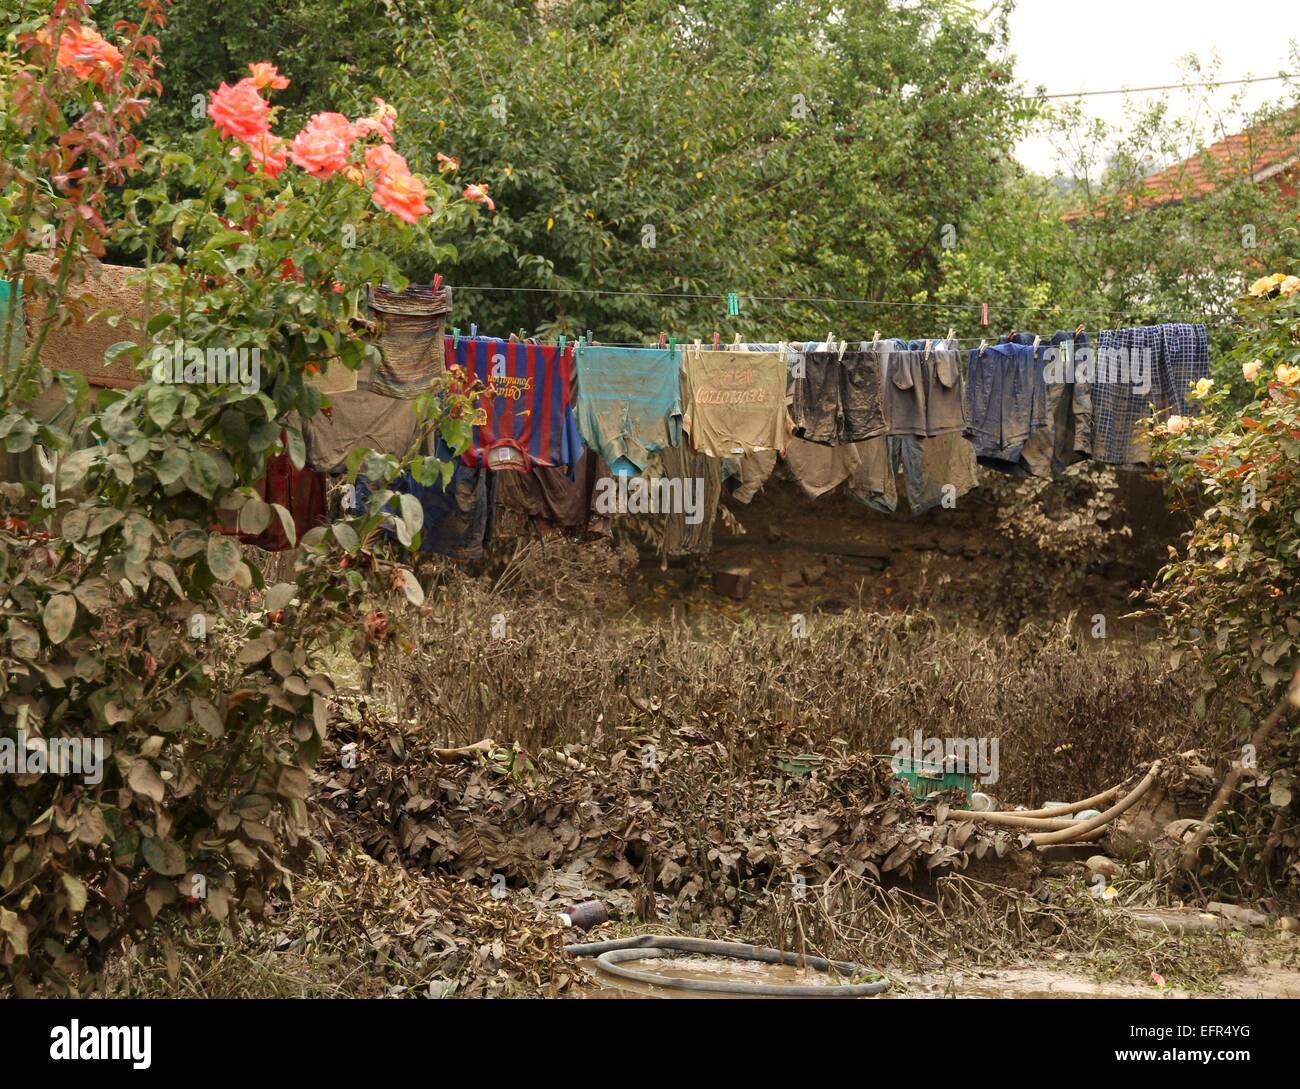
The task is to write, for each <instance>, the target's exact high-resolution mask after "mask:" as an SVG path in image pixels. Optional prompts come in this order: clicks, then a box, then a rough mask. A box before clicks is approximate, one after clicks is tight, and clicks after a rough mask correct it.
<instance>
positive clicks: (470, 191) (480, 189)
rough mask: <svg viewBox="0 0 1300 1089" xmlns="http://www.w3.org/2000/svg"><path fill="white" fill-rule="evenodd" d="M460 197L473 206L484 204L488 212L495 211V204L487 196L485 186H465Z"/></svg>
mask: <svg viewBox="0 0 1300 1089" xmlns="http://www.w3.org/2000/svg"><path fill="white" fill-rule="evenodd" d="M461 196H462V197H464V198H465V199H466V200H468V201H470V202H471V203H474V204H486V205H487V206H488V211H489V212H495V211H496V210H497V206H496V202H495V201H494V200H493V199H492V198H491V197H489V196H488V187H487V186H486V185H467V186H465V191H464V192H463V193H461Z"/></svg>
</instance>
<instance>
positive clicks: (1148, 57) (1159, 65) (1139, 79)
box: [1011, 0, 1300, 174]
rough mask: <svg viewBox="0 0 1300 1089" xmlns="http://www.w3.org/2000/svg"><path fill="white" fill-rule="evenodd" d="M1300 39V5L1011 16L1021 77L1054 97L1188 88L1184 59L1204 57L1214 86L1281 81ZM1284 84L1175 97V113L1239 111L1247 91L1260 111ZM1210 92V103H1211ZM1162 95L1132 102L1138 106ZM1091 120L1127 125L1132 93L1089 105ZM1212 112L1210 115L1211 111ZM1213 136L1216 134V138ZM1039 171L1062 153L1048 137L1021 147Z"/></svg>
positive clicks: (1023, 4)
mask: <svg viewBox="0 0 1300 1089" xmlns="http://www.w3.org/2000/svg"><path fill="white" fill-rule="evenodd" d="M1297 40H1300V3H1297V2H1296V0H1268V2H1264V3H1260V2H1255V3H1249V2H1242V0H1236V2H1227V3H1225V2H1224V0H1176V2H1170V0H1086V2H1085V3H1082V4H1077V5H1076V4H1071V3H1068V2H1066V0H1018V3H1017V4H1016V10H1015V12H1014V13H1013V14H1012V17H1011V50H1012V56H1013V57H1014V60H1015V66H1016V68H1015V70H1016V75H1017V76H1018V77H1019V79H1020V80H1022V81H1023V83H1024V84H1025V86H1026V88H1027V89H1029V90H1033V89H1035V88H1037V87H1038V86H1039V85H1042V86H1043V88H1044V89H1045V90H1046V91H1047V93H1049V94H1053V93H1063V92H1073V91H1091V90H1110V89H1112V88H1116V87H1145V86H1150V85H1153V84H1166V83H1178V82H1180V81H1182V80H1183V79H1185V78H1186V76H1185V74H1184V70H1183V69H1182V68H1181V67H1180V62H1181V61H1182V60H1183V59H1184V58H1186V56H1187V55H1188V54H1190V53H1195V54H1196V55H1197V56H1198V57H1199V58H1200V59H1201V61H1202V63H1211V62H1213V61H1214V60H1215V59H1216V58H1217V60H1218V71H1217V74H1216V75H1214V76H1213V77H1212V78H1213V79H1242V78H1245V77H1247V76H1271V75H1276V74H1277V73H1278V72H1279V71H1285V72H1295V71H1297V70H1298V66H1297V64H1296V61H1295V58H1294V56H1293V55H1292V50H1293V49H1294V47H1295V42H1296V41H1297ZM1281 87H1283V84H1280V83H1277V82H1272V83H1257V84H1252V85H1249V86H1247V87H1244V88H1243V87H1223V88H1218V89H1216V90H1212V91H1208V92H1207V91H1197V92H1194V93H1191V94H1189V93H1188V92H1185V91H1175V92H1170V93H1169V104H1170V108H1171V110H1172V111H1173V112H1175V113H1177V114H1179V115H1181V116H1187V117H1195V118H1196V119H1197V120H1198V122H1199V123H1201V124H1202V125H1204V124H1205V122H1206V120H1207V117H1209V116H1212V115H1213V114H1214V112H1216V111H1226V110H1228V109H1229V108H1230V106H1231V100H1232V97H1233V94H1234V92H1244V93H1245V99H1246V104H1247V105H1248V106H1250V107H1252V108H1253V107H1258V106H1261V105H1263V104H1264V103H1265V102H1266V101H1267V100H1268V96H1269V95H1271V94H1277V93H1278V90H1279V88H1281ZM1207 94H1208V95H1209V96H1210V97H1209V99H1208V101H1207V100H1206V99H1205V98H1204V97H1198V96H1204V95H1207ZM1157 97H1159V96H1158V95H1149V94H1142V95H1132V96H1127V104H1128V106H1129V107H1133V106H1138V105H1142V104H1145V103H1149V102H1151V101H1152V100H1154V99H1155V98H1157ZM1080 103H1081V104H1082V106H1083V109H1084V111H1085V112H1086V113H1087V114H1089V115H1090V116H1094V117H1101V118H1103V119H1104V120H1106V121H1108V122H1112V123H1115V124H1123V122H1124V119H1125V111H1126V96H1125V95H1105V96H1094V97H1089V98H1083V99H1081V100H1080ZM1207 105H1208V107H1209V108H1208V110H1207ZM1211 138H1213V137H1211ZM1016 154H1017V157H1018V158H1019V159H1020V161H1021V162H1022V163H1024V164H1025V165H1026V166H1028V167H1029V168H1030V169H1032V170H1034V171H1037V172H1039V173H1043V174H1052V173H1054V169H1053V164H1054V161H1055V155H1054V153H1053V150H1052V145H1051V143H1050V142H1049V141H1048V140H1047V139H1046V138H1044V137H1030V138H1028V139H1026V140H1023V141H1021V143H1020V144H1019V145H1018V146H1017V148H1016Z"/></svg>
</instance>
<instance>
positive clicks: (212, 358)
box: [149, 340, 262, 393]
mask: <svg viewBox="0 0 1300 1089" xmlns="http://www.w3.org/2000/svg"><path fill="white" fill-rule="evenodd" d="M149 361H150V363H151V364H152V365H153V380H154V381H155V382H157V383H158V384H159V385H178V386H179V385H208V386H238V387H239V388H240V390H241V391H242V392H244V393H256V392H257V391H258V390H259V389H261V388H262V349H261V348H214V347H208V348H199V347H197V346H195V345H188V346H187V345H186V344H185V342H184V341H182V340H177V341H173V342H172V343H171V344H159V345H156V346H155V347H154V348H153V349H151V350H150V352H149Z"/></svg>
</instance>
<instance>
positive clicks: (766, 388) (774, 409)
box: [681, 346, 787, 458]
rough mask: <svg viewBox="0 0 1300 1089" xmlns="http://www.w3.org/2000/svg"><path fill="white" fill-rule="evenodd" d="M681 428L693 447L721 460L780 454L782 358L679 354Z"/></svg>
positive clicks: (690, 350) (693, 349) (693, 350)
mask: <svg viewBox="0 0 1300 1089" xmlns="http://www.w3.org/2000/svg"><path fill="white" fill-rule="evenodd" d="M681 373H682V400H683V404H684V408H685V412H684V415H683V421H682V422H683V425H684V427H685V430H686V432H687V434H689V435H690V437H691V445H692V447H693V448H694V449H695V450H696V451H697V452H698V453H701V454H707V455H709V456H710V457H715V458H722V457H728V456H732V455H736V454H748V453H753V452H754V451H756V450H783V449H784V448H785V441H786V420H787V414H786V376H787V367H786V362H785V358H784V357H783V356H782V354H781V353H779V352H737V351H712V350H709V349H704V348H700V347H699V346H690V347H687V348H684V349H682V371H681Z"/></svg>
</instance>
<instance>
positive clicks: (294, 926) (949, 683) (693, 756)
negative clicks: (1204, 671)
mask: <svg viewBox="0 0 1300 1089" xmlns="http://www.w3.org/2000/svg"><path fill="white" fill-rule="evenodd" d="M593 553H595V559H594V560H593ZM629 562H630V560H629V557H628V556H627V554H626V552H625V551H624V552H623V553H620V552H619V550H618V549H617V548H615V547H613V546H610V545H608V544H605V543H596V544H590V543H588V544H583V545H577V544H570V543H566V542H563V541H555V540H552V541H545V542H531V543H529V544H526V545H524V546H522V547H521V548H520V549H518V550H516V551H515V552H514V554H513V555H512V556H509V557H507V558H505V559H498V560H497V561H495V562H492V563H489V564H486V565H483V566H482V567H480V569H479V570H478V572H477V574H470V573H467V572H466V571H465V570H463V569H461V568H457V567H455V566H454V565H450V564H433V565H430V566H429V567H428V569H426V570H425V571H424V572H423V575H424V577H425V578H426V580H427V584H428V585H429V587H430V592H429V598H428V600H429V604H430V608H429V609H428V610H426V611H425V612H423V613H422V614H421V615H420V616H419V617H418V618H417V619H416V620H415V621H414V622H413V626H407V627H404V628H401V629H399V630H395V631H394V632H393V633H392V636H391V637H390V638H389V639H388V641H387V642H386V643H385V645H384V647H383V649H382V650H381V651H379V652H378V653H376V654H374V655H372V656H371V659H370V661H369V662H368V663H366V668H365V669H364V670H362V671H361V672H360V673H359V674H356V675H354V677H353V680H354V682H355V683H354V686H353V694H352V695H351V696H348V697H345V698H343V699H341V700H340V701H339V702H338V704H337V707H336V715H335V721H334V722H333V724H332V728H331V740H330V744H329V746H328V747H327V750H326V753H325V755H324V757H323V759H322V762H321V765H320V766H319V768H318V770H317V773H316V776H315V783H314V795H315V803H316V814H317V834H316V842H315V852H314V855H313V856H311V857H308V858H306V859H304V860H303V862H302V865H301V872H300V873H299V874H298V875H296V876H295V877H294V878H293V880H292V882H291V883H292V885H293V894H292V896H286V897H285V898H284V900H283V901H282V902H280V903H277V904H274V905H271V913H270V916H269V920H268V925H267V926H265V927H263V928H258V929H246V930H243V931H241V932H240V933H237V934H230V933H220V932H218V931H217V930H216V929H215V928H213V927H211V926H207V925H197V926H196V927H195V928H193V929H190V930H184V931H178V932H177V933H175V934H174V935H172V937H171V938H170V939H169V940H168V941H166V942H162V943H151V944H150V945H148V946H141V947H137V948H135V949H133V950H132V951H131V952H130V953H129V955H127V956H126V957H123V958H120V959H119V960H118V962H117V963H116V964H115V965H114V967H113V970H112V971H111V973H110V976H109V979H108V983H107V990H108V991H109V993H118V994H124V993H130V994H158V993H165V994H191V995H288V994H302V995H339V996H341V995H389V994H391V995H431V996H437V995H445V994H456V995H467V996H476V995H575V994H583V993H589V991H590V984H589V982H588V981H587V977H586V976H585V974H584V973H583V972H582V970H581V969H579V968H578V967H577V966H576V965H575V963H574V962H573V961H572V960H571V959H569V958H566V957H565V956H564V955H563V953H562V951H561V946H562V944H563V941H564V940H567V939H566V937H565V932H563V931H561V930H560V929H559V928H558V926H557V923H556V914H557V912H558V911H559V910H560V908H561V907H562V906H563V905H565V904H568V903H572V902H574V901H575V900H579V899H584V898H587V897H589V896H598V897H599V898H601V899H604V900H606V901H607V902H608V903H610V904H611V905H612V906H613V907H614V909H615V915H616V920H618V921H616V922H614V923H612V924H608V926H607V930H618V931H629V932H630V931H631V930H637V931H643V930H645V929H647V928H651V929H654V928H661V929H667V930H670V931H687V932H690V933H696V934H705V935H712V936H729V937H735V938H740V939H743V940H750V941H760V942H767V943H770V944H774V945H778V946H780V947H782V948H793V949H802V950H806V951H808V952H811V953H817V954H821V955H825V956H831V957H836V958H841V959H852V960H857V961H859V962H860V963H866V964H871V965H873V966H876V967H879V968H881V969H882V970H884V971H886V972H887V973H890V974H892V975H894V976H895V977H896V978H898V979H899V980H900V981H901V982H900V985H901V986H903V988H904V989H907V983H906V981H907V980H908V979H909V978H911V979H915V978H916V977H918V976H927V977H928V976H929V975H932V974H934V973H939V974H942V973H945V972H952V971H955V970H957V969H968V970H971V971H983V970H990V969H992V968H995V967H998V966H1002V967H1005V966H1008V965H1015V964H1024V963H1035V964H1042V963H1044V962H1048V963H1052V964H1055V965H1058V966H1059V967H1061V968H1062V969H1067V970H1071V971H1074V972H1076V973H1082V974H1083V975H1086V976H1091V977H1093V978H1102V979H1117V980H1122V981H1126V982H1128V983H1131V984H1143V985H1149V977H1150V975H1151V973H1152V972H1159V973H1161V974H1162V975H1163V977H1164V978H1165V979H1166V980H1168V981H1169V982H1170V984H1171V985H1177V986H1180V987H1183V988H1186V989H1191V990H1195V991H1213V990H1215V989H1216V988H1218V987H1219V985H1220V982H1221V980H1222V979H1223V978H1224V977H1225V974H1227V973H1240V972H1241V971H1242V970H1243V968H1244V966H1246V965H1247V963H1248V962H1249V961H1250V959H1251V954H1250V953H1249V951H1248V945H1249V943H1248V942H1247V941H1246V939H1244V938H1241V936H1240V935H1224V934H1188V935H1171V934H1167V933H1159V934H1157V933H1152V932H1150V931H1146V930H1141V929H1138V928H1136V927H1134V926H1133V925H1132V924H1131V922H1130V921H1128V920H1127V918H1126V917H1125V916H1124V915H1123V914H1122V913H1120V912H1118V911H1116V910H1114V906H1115V905H1107V904H1106V903H1103V902H1099V901H1097V900H1096V899H1095V897H1094V896H1093V891H1095V890H1089V889H1087V888H1086V887H1085V886H1084V885H1083V883H1082V880H1081V878H1080V877H1079V876H1078V871H1070V870H1069V868H1066V869H1065V870H1062V869H1061V868H1060V867H1048V868H1047V869H1048V872H1047V873H1044V872H1043V870H1042V867H1041V866H1040V860H1039V856H1038V855H1037V854H1036V853H1035V852H1033V851H1030V850H1027V849H1025V846H1024V843H1023V841H1022V840H1021V839H1020V837H1019V836H1018V835H1016V834H1015V833H1013V832H1012V833H1008V832H1003V831H997V832H994V831H984V830H981V829H980V828H979V827H977V826H975V825H973V824H970V823H969V822H964V821H961V820H959V819H957V818H955V817H948V818H947V819H936V816H937V814H936V812H935V810H934V808H933V807H918V806H916V805H914V804H913V803H912V802H911V800H910V798H909V797H908V796H907V795H905V794H900V793H898V792H896V791H893V790H891V789H890V788H891V777H890V775H889V772H888V769H887V767H886V765H885V764H884V763H883V762H882V761H879V760H873V759H872V758H871V757H870V756H869V755H868V754H872V753H876V754H881V753H883V754H888V753H889V752H890V751H891V750H890V744H889V743H890V741H891V740H893V739H894V738H897V737H900V736H909V735H911V734H912V733H913V732H914V731H920V733H921V734H922V735H924V736H936V735H937V736H948V735H960V736H969V737H994V738H997V739H998V740H999V745H1000V753H999V756H1000V767H1001V772H1002V779H1001V781H1000V782H999V783H998V784H997V786H996V787H994V788H993V792H994V793H996V794H997V795H998V796H999V797H1001V798H1003V799H1005V800H1008V801H1013V802H1016V803H1025V804H1029V805H1038V804H1042V803H1043V802H1044V801H1046V800H1048V799H1049V798H1067V797H1083V796H1086V795H1087V794H1090V793H1093V792H1095V791H1096V790H1098V789H1100V788H1102V787H1103V786H1107V785H1110V784H1112V783H1116V782H1120V781H1125V780H1131V777H1132V776H1133V775H1134V774H1135V773H1136V772H1138V771H1139V770H1141V769H1143V768H1144V767H1145V766H1146V765H1147V764H1149V762H1150V761H1151V760H1152V759H1153V758H1155V757H1156V756H1160V755H1167V754H1169V753H1171V752H1180V751H1185V750H1190V749H1199V750H1201V751H1202V752H1204V753H1207V754H1215V753H1220V754H1221V753H1223V752H1225V751H1228V752H1230V751H1231V750H1232V749H1233V747H1234V746H1235V745H1236V744H1237V742H1238V739H1239V736H1240V734H1241V731H1242V722H1241V720H1240V718H1239V715H1238V713H1237V708H1236V705H1235V703H1234V702H1233V701H1231V700H1229V699H1219V700H1211V701H1210V703H1209V704H1208V706H1207V707H1205V708H1204V710H1203V711H1199V712H1198V711H1196V710H1193V709H1192V707H1191V704H1190V701H1189V696H1188V693H1189V692H1191V691H1193V690H1194V689H1195V687H1196V684H1195V682H1196V681H1197V678H1196V677H1195V676H1194V675H1193V674H1192V673H1191V672H1190V671H1189V669H1188V668H1187V667H1184V669H1182V670H1180V671H1174V670H1171V669H1170V668H1169V667H1168V666H1167V665H1165V664H1163V659H1162V657H1161V656H1158V655H1156V654H1154V653H1151V654H1148V653H1145V650H1146V648H1144V647H1142V646H1141V645H1138V644H1136V643H1132V642H1128V643H1120V642H1119V641H1105V640H1091V639H1088V638H1087V637H1086V635H1084V636H1082V637H1081V636H1080V635H1079V634H1078V632H1077V630H1076V628H1075V626H1074V625H1073V624H1072V623H1070V622H1069V621H1068V620H1067V621H1064V622H1061V623H1059V624H1056V625H1052V626H1048V625H1042V626H1033V625H1029V626H1026V627H1025V628H1023V629H1022V630H1021V631H1020V632H1019V634H1018V635H1016V636H1009V635H1007V634H1005V633H1001V632H995V633H981V632H977V631H975V630H973V629H971V628H969V627H954V626H949V625H947V624H945V623H944V622H941V621H940V620H939V619H936V618H935V617H934V616H932V615H929V614H925V613H894V614H879V613H866V612H858V611H849V612H841V613H821V614H811V615H809V616H808V617H807V620H806V628H805V630H804V632H803V636H802V637H796V636H795V633H794V632H793V630H792V628H791V626H790V623H789V622H788V620H787V618H784V617H779V616H778V617H776V618H770V617H769V618H766V619H765V618H763V617H761V616H753V617H746V618H745V619H743V620H740V621H736V620H734V619H731V618H729V617H727V616H726V615H725V614H722V613H705V614H701V613H700V612H698V611H697V612H695V613H694V614H693V615H692V618H691V620H690V622H689V623H688V622H686V621H684V620H682V619H681V617H680V616H678V615H675V614H669V615H668V616H659V617H647V616H645V615H644V614H638V612H637V610H636V609H634V608H633V607H632V606H631V605H630V604H629V601H628V599H627V598H626V596H625V594H624V587H625V585H626V581H625V580H626V574H627V569H628V564H629ZM452 667H454V668H452ZM351 668H353V669H355V666H353V667H351ZM483 739H492V742H493V744H492V745H490V746H485V747H484V748H485V749H486V751H483V752H471V753H466V754H463V755H448V754H443V755H441V756H440V755H438V754H435V753H434V752H433V751H432V750H433V749H434V748H438V747H447V748H453V747H457V746H470V745H473V744H474V743H476V742H480V741H482V740H483ZM1206 759H1208V760H1210V762H1213V757H1212V756H1207V758H1206ZM1194 785H1197V786H1198V789H1199V784H1194ZM1259 789H1260V790H1262V791H1264V794H1265V795H1267V784H1263V785H1261V786H1260V787H1259ZM1193 793H1196V792H1195V791H1194V792H1193ZM1177 794H1178V791H1177V790H1176V789H1175V790H1171V795H1177ZM1174 800H1175V802H1177V798H1176V797H1175V798H1174ZM1200 800H1201V794H1199V793H1197V795H1196V798H1195V799H1193V801H1194V802H1199V801H1200ZM1184 801H1186V799H1184ZM1256 801H1258V800H1256ZM1187 804H1188V806H1189V807H1191V808H1194V804H1193V802H1188V803H1187ZM1251 805H1254V806H1255V808H1256V809H1258V814H1259V817H1260V819H1262V817H1263V816H1267V815H1271V813H1272V812H1273V811H1272V810H1265V809H1264V808H1263V807H1262V805H1257V804H1256V803H1255V802H1252V803H1251V804H1250V805H1243V813H1244V814H1245V816H1244V817H1242V818H1241V820H1240V822H1239V827H1238V828H1237V832H1236V834H1239V835H1241V836H1243V837H1246V838H1251V837H1254V838H1255V839H1258V840H1259V841H1260V842H1261V844H1262V842H1263V833H1262V832H1261V830H1260V828H1259V827H1258V824H1259V820H1258V819H1252V818H1250V817H1249V815H1250V812H1252V809H1251ZM940 815H941V814H940ZM1162 816H1164V813H1155V814H1153V819H1158V818H1159V817H1162ZM1229 834H1232V833H1229ZM1158 864H1159V863H1158V859H1156V860H1153V861H1152V863H1151V864H1146V865H1144V866H1143V868H1142V869H1141V871H1139V870H1137V869H1136V868H1134V869H1132V870H1129V871H1126V876H1125V878H1124V879H1123V880H1118V879H1117V881H1116V884H1117V885H1118V886H1119V887H1120V889H1121V892H1122V894H1123V896H1122V902H1127V901H1128V900H1131V901H1132V902H1134V903H1156V902H1158V903H1169V902H1171V901H1172V900H1173V899H1174V897H1175V896H1176V895H1179V893H1178V892H1177V890H1176V889H1175V888H1174V887H1173V886H1172V885H1170V884H1168V883H1164V884H1161V883H1160V882H1158V881H1156V880H1154V879H1152V878H1151V877H1150V874H1151V872H1153V869H1155V868H1158ZM1220 868H1221V869H1224V870H1226V867H1220ZM1274 870H1275V871H1276V870H1277V867H1276V866H1275V867H1274ZM1139 872H1140V875H1141V876H1140V877H1135V876H1133V875H1136V874H1139ZM1206 876H1207V879H1214V880H1216V881H1217V880H1221V879H1222V878H1223V877H1224V875H1223V874H1213V873H1207V875H1206ZM1297 877H1300V874H1297ZM1216 887H1219V886H1216ZM1290 887H1291V890H1292V892H1294V887H1293V886H1290ZM1291 944H1292V945H1294V944H1295V943H1294V942H1292V943H1291ZM177 947H180V948H181V949H183V950H184V951H185V955H184V956H180V957H178V956H176V953H175V950H176V948H177ZM1289 955H1291V956H1292V957H1294V953H1293V952H1292V953H1290V954H1289ZM936 978H937V976H936Z"/></svg>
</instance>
